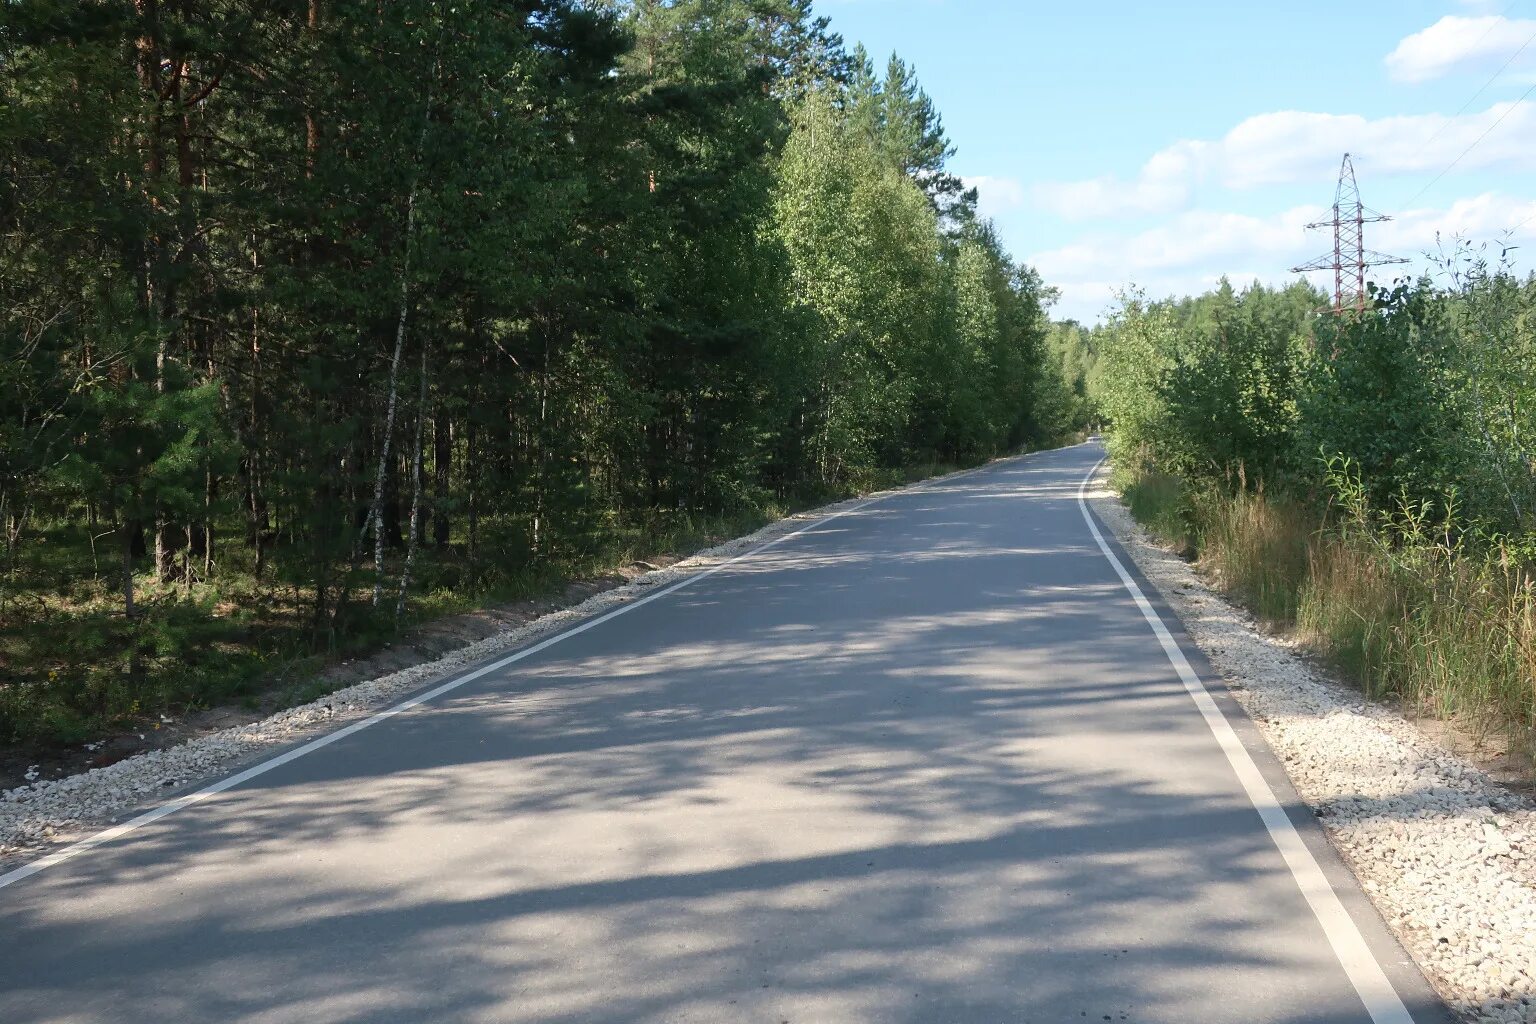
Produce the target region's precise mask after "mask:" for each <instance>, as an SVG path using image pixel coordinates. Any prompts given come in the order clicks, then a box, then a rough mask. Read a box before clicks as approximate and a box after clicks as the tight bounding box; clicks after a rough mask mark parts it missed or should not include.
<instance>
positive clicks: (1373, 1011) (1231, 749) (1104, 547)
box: [1077, 456, 1414, 1024]
mask: <svg viewBox="0 0 1536 1024" xmlns="http://www.w3.org/2000/svg"><path fill="white" fill-rule="evenodd" d="M1107 459H1108V456H1105V458H1103V459H1100V460H1099V461H1098V462H1096V463H1094V466H1093V468H1092V469H1090V470H1089V471H1088V475H1087V476H1085V477H1084V478H1083V482H1082V484H1081V485H1080V486H1079V487H1078V489H1077V507H1078V509H1079V510H1080V511H1081V512H1082V514H1083V521H1084V522H1086V523H1087V524H1088V529H1089V530H1090V531H1091V532H1092V533H1093V539H1094V540H1095V541H1097V542H1098V545H1099V550H1100V551H1102V552H1103V553H1104V557H1105V558H1107V559H1108V560H1109V564H1110V565H1111V566H1112V567H1113V568H1114V570H1115V573H1116V574H1117V575H1118V576H1119V577H1120V582H1121V583H1123V584H1124V585H1125V589H1126V590H1127V591H1129V592H1130V595H1131V597H1132V599H1133V600H1135V602H1136V607H1138V608H1140V609H1141V614H1142V616H1143V617H1144V618H1145V619H1146V620H1147V623H1148V624H1149V625H1150V626H1151V627H1152V632H1153V633H1155V634H1156V635H1157V639H1158V642H1159V643H1161V644H1162V645H1163V653H1164V654H1166V655H1167V656H1168V661H1169V663H1171V664H1172V665H1173V668H1174V671H1175V672H1177V673H1178V675H1179V679H1181V680H1182V681H1183V683H1184V688H1185V689H1186V690H1188V691H1189V695H1190V696H1191V697H1193V698H1194V701H1195V706H1196V707H1197V708H1199V709H1200V714H1201V716H1202V717H1203V718H1204V719H1205V724H1206V725H1207V726H1209V727H1210V730H1211V734H1212V735H1213V736H1215V737H1216V743H1217V745H1218V746H1220V747H1221V750H1222V753H1224V754H1226V755H1227V763H1228V764H1230V765H1231V766H1232V770H1233V771H1234V772H1236V773H1237V778H1238V781H1239V782H1241V783H1242V786H1243V791H1244V792H1245V793H1247V795H1248V802H1249V803H1251V804H1253V807H1254V810H1256V811H1258V812H1259V817H1260V818H1261V819H1263V821H1264V827H1265V828H1266V829H1268V830H1269V837H1270V838H1271V839H1272V840H1274V843H1275V846H1276V847H1278V848H1279V850H1280V856H1281V858H1282V859H1283V860H1284V861H1285V866H1286V867H1287V868H1289V869H1290V871H1291V877H1292V878H1294V879H1295V880H1296V885H1297V886H1298V887H1299V888H1300V889H1301V894H1302V895H1303V896H1304V897H1306V900H1307V904H1308V905H1309V906H1311V908H1312V913H1313V914H1314V915H1315V916H1316V917H1317V923H1318V924H1319V925H1321V926H1322V929H1323V934H1324V935H1326V936H1327V937H1328V944H1329V945H1330V946H1332V947H1333V953H1334V955H1335V956H1336V957H1338V960H1339V964H1340V966H1342V967H1343V968H1344V973H1345V974H1346V975H1347V976H1348V977H1349V982H1350V984H1351V985H1353V986H1354V987H1355V992H1356V993H1358V994H1359V996H1360V1001H1361V1002H1362V1003H1364V1004H1365V1012H1366V1013H1368V1014H1370V1016H1371V1020H1372V1021H1373V1022H1375V1024H1414V1020H1413V1016H1412V1015H1411V1014H1410V1013H1409V1012H1408V1008H1407V1007H1406V1006H1404V1005H1403V1001H1402V999H1401V998H1400V997H1399V996H1398V994H1397V990H1396V989H1395V988H1393V987H1392V983H1391V982H1390V981H1388V980H1387V976H1386V974H1384V973H1383V972H1382V969H1381V964H1380V963H1378V962H1377V960H1376V957H1375V956H1374V955H1372V953H1371V950H1370V948H1369V947H1368V946H1367V945H1366V944H1365V937H1364V936H1363V935H1361V934H1360V929H1359V928H1357V927H1356V926H1355V922H1354V920H1353V919H1352V918H1351V917H1350V916H1349V913H1348V911H1346V910H1345V909H1344V904H1342V903H1340V902H1339V897H1338V894H1337V893H1335V892H1334V891H1333V886H1331V885H1329V884H1328V879H1327V877H1326V876H1324V874H1323V869H1322V868H1321V867H1319V866H1318V863H1317V860H1316V858H1314V857H1313V856H1312V851H1311V850H1308V849H1307V846H1306V844H1305V843H1304V842H1302V839H1301V834H1300V833H1299V832H1297V831H1296V826H1295V825H1293V824H1292V823H1291V819H1290V818H1289V817H1288V816H1287V815H1286V813H1285V808H1283V807H1281V806H1280V801H1278V800H1276V799H1275V794H1274V791H1273V790H1272V789H1270V788H1269V783H1267V782H1265V781H1264V776H1263V775H1262V774H1260V773H1259V766H1258V765H1256V764H1255V763H1254V761H1253V757H1252V755H1250V754H1249V753H1248V751H1247V749H1246V748H1244V746H1243V744H1242V741H1240V740H1239V739H1238V738H1237V734H1236V733H1235V732H1233V731H1232V725H1231V723H1229V722H1228V721H1227V719H1226V716H1225V715H1223V714H1222V713H1221V709H1220V708H1218V707H1217V706H1216V702H1215V701H1214V700H1212V699H1211V694H1210V691H1209V690H1207V689H1206V688H1205V684H1204V683H1202V682H1201V681H1200V677H1199V676H1198V675H1196V674H1195V670H1194V669H1193V668H1191V667H1190V665H1189V661H1188V660H1187V659H1186V658H1185V657H1184V652H1183V651H1181V650H1180V649H1179V645H1178V643H1177V641H1175V640H1174V639H1173V635H1172V634H1171V633H1169V632H1168V627H1167V626H1166V625H1164V624H1163V620H1162V617H1161V616H1159V615H1158V614H1157V609H1155V608H1153V607H1152V603H1151V602H1150V601H1148V600H1147V598H1146V595H1145V594H1143V593H1142V592H1141V588H1140V587H1139V586H1137V585H1136V581H1135V580H1134V579H1133V578H1132V577H1131V574H1130V573H1128V572H1126V570H1125V566H1124V565H1123V564H1122V563H1121V561H1120V559H1119V558H1117V557H1116V556H1115V553H1114V551H1112V550H1111V549H1110V546H1109V545H1108V544H1107V543H1105V541H1104V535H1103V534H1102V533H1100V532H1099V527H1098V524H1097V523H1095V522H1094V519H1093V514H1092V513H1091V512H1090V511H1089V510H1088V501H1087V499H1086V497H1085V495H1086V494H1087V493H1088V484H1089V482H1090V481H1092V480H1093V477H1094V474H1096V473H1097V472H1098V471H1099V467H1100V466H1102V465H1104V463H1105V461H1106V460H1107Z"/></svg>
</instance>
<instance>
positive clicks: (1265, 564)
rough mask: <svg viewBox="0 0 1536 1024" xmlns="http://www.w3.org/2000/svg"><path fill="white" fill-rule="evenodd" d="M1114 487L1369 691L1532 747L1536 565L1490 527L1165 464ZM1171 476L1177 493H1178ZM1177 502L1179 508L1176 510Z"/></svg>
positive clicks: (1141, 516)
mask: <svg viewBox="0 0 1536 1024" xmlns="http://www.w3.org/2000/svg"><path fill="white" fill-rule="evenodd" d="M1120 487H1121V489H1122V491H1123V493H1124V495H1125V498H1126V504H1127V505H1128V506H1129V508H1130V509H1131V512H1132V514H1133V515H1135V516H1136V517H1137V519H1138V520H1140V521H1141V522H1142V523H1143V524H1144V525H1146V526H1147V527H1148V529H1149V530H1151V531H1152V532H1153V533H1155V534H1156V535H1158V536H1160V537H1162V538H1163V539H1165V540H1171V541H1173V542H1176V543H1177V542H1182V541H1183V540H1184V539H1186V538H1187V539H1188V540H1189V541H1190V542H1192V543H1193V544H1194V546H1195V548H1196V550H1197V553H1198V556H1199V560H1200V564H1201V566H1202V567H1203V568H1205V569H1207V570H1209V571H1211V573H1212V574H1213V575H1214V576H1215V578H1216V580H1217V582H1218V584H1219V585H1220V586H1221V588H1222V589H1223V590H1224V591H1225V592H1227V593H1228V594H1229V595H1231V596H1232V597H1234V598H1235V599H1237V600H1239V601H1240V602H1241V603H1243V604H1245V605H1246V606H1247V607H1249V608H1250V609H1251V610H1252V611H1254V612H1255V613H1256V614H1258V615H1259V616H1261V617H1262V618H1264V619H1267V620H1269V621H1270V622H1271V623H1273V624H1275V625H1278V626H1281V627H1293V628H1294V629H1295V632H1296V635H1297V636H1298V637H1299V638H1300V639H1301V640H1302V641H1303V642H1304V643H1306V644H1307V645H1308V646H1310V647H1312V648H1313V649H1314V650H1317V651H1319V652H1320V653H1323V654H1325V655H1326V656H1328V657H1329V658H1330V659H1331V660H1332V661H1333V662H1334V663H1335V664H1336V665H1337V666H1338V667H1339V668H1340V669H1341V670H1342V671H1343V672H1344V673H1346V674H1347V675H1348V676H1350V677H1351V678H1353V679H1354V680H1356V681H1357V682H1358V683H1359V684H1360V686H1361V687H1362V689H1363V690H1364V691H1365V692H1366V693H1367V694H1369V695H1371V696H1377V697H1380V696H1383V695H1395V696H1398V697H1400V698H1401V699H1402V700H1403V701H1405V702H1406V703H1408V704H1410V705H1411V706H1413V707H1414V708H1415V709H1417V710H1419V711H1421V712H1424V713H1428V714H1432V715H1436V716H1438V717H1441V718H1447V719H1455V720H1456V721H1457V722H1458V723H1459V724H1461V725H1463V726H1464V727H1467V728H1470V729H1472V730H1473V731H1475V732H1485V731H1487V730H1490V729H1494V730H1503V731H1505V732H1506V733H1507V735H1508V738H1509V739H1510V740H1511V741H1512V742H1514V743H1516V744H1518V745H1519V746H1521V747H1523V748H1524V749H1525V750H1526V751H1527V752H1528V753H1529V752H1533V751H1536V577H1533V572H1532V569H1531V566H1530V564H1529V562H1528V561H1526V560H1524V559H1522V558H1521V557H1519V553H1518V552H1516V551H1514V550H1512V549H1511V548H1510V547H1509V546H1507V545H1505V544H1503V543H1500V542H1497V541H1491V542H1487V543H1485V544H1482V545H1480V546H1479V547H1477V548H1476V549H1475V550H1469V549H1468V548H1467V547H1465V546H1464V545H1463V543H1462V541H1461V540H1460V539H1458V538H1457V537H1456V535H1455V533H1454V531H1453V530H1451V529H1448V528H1445V527H1444V525H1443V524H1442V526H1441V528H1440V529H1441V532H1440V534H1439V535H1438V536H1437V535H1434V534H1433V533H1431V532H1430V531H1429V530H1428V529H1427V528H1426V526H1425V520H1426V517H1425V516H1424V515H1423V514H1422V510H1414V509H1404V510H1401V511H1400V512H1399V513H1397V514H1395V515H1393V516H1390V517H1387V516H1380V515H1376V514H1374V513H1371V512H1369V511H1368V510H1366V509H1364V507H1363V505H1360V504H1358V503H1357V504H1354V505H1352V504H1351V501H1350V500H1349V499H1348V495H1346V500H1345V501H1344V502H1342V503H1341V505H1340V506H1338V507H1336V510H1335V514H1334V516H1333V518H1332V519H1331V520H1329V521H1325V519H1324V518H1323V517H1322V516H1321V515H1319V514H1318V513H1317V512H1316V511H1315V510H1314V509H1315V506H1313V505H1308V504H1305V503H1302V502H1300V501H1296V500H1293V499H1291V498H1288V497H1284V496H1272V495H1267V494H1265V493H1264V492H1263V491H1262V490H1258V491H1252V490H1249V489H1247V488H1246V487H1242V486H1239V487H1238V488H1237V489H1236V490H1235V491H1233V490H1229V489H1226V488H1214V487H1213V488H1198V489H1197V488H1191V487H1189V486H1187V485H1185V484H1183V483H1182V482H1180V481H1178V480H1176V479H1175V478H1172V477H1168V476H1166V475H1161V474H1159V475H1155V476H1154V475H1150V474H1149V475H1143V476H1141V477H1139V478H1137V479H1131V480H1126V481H1122V482H1121V483H1120ZM1175 489H1177V493H1175ZM1175 516H1177V517H1178V518H1177V522H1175Z"/></svg>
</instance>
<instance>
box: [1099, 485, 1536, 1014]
mask: <svg viewBox="0 0 1536 1024" xmlns="http://www.w3.org/2000/svg"><path fill="white" fill-rule="evenodd" d="M1089 500H1090V504H1091V506H1092V508H1093V511H1094V513H1095V515H1096V516H1097V518H1098V519H1099V521H1100V522H1101V523H1102V524H1104V525H1105V526H1107V527H1108V528H1109V530H1110V532H1111V533H1112V534H1113V536H1114V538H1115V540H1116V541H1117V544H1118V546H1119V547H1120V548H1121V550H1122V551H1123V553H1125V554H1126V555H1129V556H1130V558H1131V560H1132V561H1133V563H1134V565H1135V567H1136V569H1137V571H1138V574H1139V575H1140V576H1141V577H1142V579H1143V581H1144V582H1145V583H1147V584H1150V587H1149V588H1148V590H1149V596H1151V594H1153V593H1155V594H1157V595H1158V597H1160V598H1161V601H1162V603H1163V604H1164V605H1165V607H1166V608H1168V609H1170V610H1172V612H1173V613H1174V616H1176V619H1177V621H1178V622H1180V623H1182V626H1183V632H1184V634H1185V637H1182V638H1180V639H1181V640H1183V639H1185V638H1187V640H1188V643H1187V644H1184V646H1186V647H1189V648H1192V649H1193V650H1194V651H1197V652H1198V654H1199V655H1200V656H1202V660H1203V661H1204V662H1205V664H1203V665H1199V664H1197V665H1196V666H1195V667H1196V669H1197V671H1199V672H1200V673H1201V675H1202V676H1206V675H1208V677H1209V678H1210V679H1211V680H1213V681H1214V680H1221V681H1223V682H1224V683H1225V687H1226V691H1227V693H1228V694H1229V697H1228V700H1229V701H1236V702H1237V703H1238V704H1240V705H1241V707H1242V709H1243V710H1244V711H1245V712H1246V713H1245V714H1239V715H1236V716H1234V715H1233V714H1232V713H1230V712H1229V713H1228V717H1229V719H1231V718H1233V717H1236V718H1238V719H1240V722H1239V724H1241V722H1250V723H1251V724H1250V725H1249V726H1247V728H1248V730H1249V733H1250V735H1249V736H1245V735H1243V733H1242V731H1241V730H1240V731H1239V735H1240V737H1241V738H1242V739H1243V742H1244V744H1245V745H1248V744H1249V743H1250V736H1251V734H1252V732H1253V730H1255V729H1256V730H1257V732H1258V734H1261V735H1262V738H1263V741H1264V743H1266V744H1267V746H1268V748H1269V749H1270V750H1272V751H1273V753H1274V758H1275V762H1274V763H1276V764H1278V763H1283V765H1284V773H1285V774H1286V775H1288V776H1289V780H1288V781H1287V780H1285V779H1281V780H1278V781H1280V782H1281V783H1282V784H1283V787H1284V789H1285V790H1288V791H1291V792H1294V793H1296V794H1297V795H1298V796H1299V798H1300V800H1302V801H1304V802H1305V805H1306V806H1307V807H1308V808H1309V809H1310V814H1302V815H1298V814H1294V813H1293V815H1292V817H1293V819H1295V818H1298V817H1304V818H1306V819H1308V822H1298V824H1299V825H1302V824H1307V823H1309V822H1310V823H1312V824H1311V827H1310V828H1308V829H1305V830H1304V831H1303V836H1304V838H1306V836H1307V832H1311V833H1312V837H1311V839H1310V840H1309V845H1313V844H1314V843H1317V842H1320V841H1321V834H1322V833H1323V832H1326V837H1327V841H1329V842H1331V844H1332V847H1333V849H1335V850H1337V852H1338V856H1339V857H1342V860H1343V863H1347V864H1348V866H1349V869H1352V870H1353V872H1354V874H1355V876H1356V877H1357V878H1358V879H1359V883H1360V890H1361V891H1363V892H1364V893H1365V894H1367V895H1368V896H1369V898H1370V900H1371V902H1372V903H1373V904H1374V906H1375V909H1376V911H1377V912H1379V914H1380V919H1381V920H1383V921H1385V923H1386V925H1387V926H1388V927H1390V929H1391V932H1392V934H1393V935H1394V936H1395V937H1396V940H1397V941H1398V942H1400V943H1401V944H1402V946H1403V947H1404V948H1406V949H1407V950H1408V952H1409V953H1410V954H1411V955H1412V957H1413V958H1414V960H1415V961H1416V962H1417V964H1418V967H1419V968H1420V969H1421V970H1422V971H1423V974H1424V976H1425V977H1427V978H1428V979H1429V981H1430V982H1431V983H1432V984H1433V986H1434V988H1435V989H1436V990H1437V991H1438V992H1439V993H1440V995H1441V996H1442V997H1443V998H1444V999H1445V1001H1446V1002H1447V1003H1448V1004H1449V1005H1450V1006H1451V1007H1452V1008H1453V1009H1454V1010H1455V1011H1456V1012H1457V1014H1458V1015H1459V1016H1461V1017H1462V1018H1464V1019H1468V1020H1474V1021H1478V1022H1481V1024H1510V1022H1518V1024H1536V976H1533V975H1536V808H1533V807H1532V806H1531V805H1530V803H1529V802H1528V801H1525V800H1523V799H1521V798H1520V797H1518V796H1516V795H1515V794H1513V793H1510V792H1509V791H1507V790H1505V789H1504V788H1503V787H1501V786H1499V785H1498V784H1497V783H1495V782H1494V781H1493V780H1491V779H1489V778H1488V777H1487V776H1486V775H1485V774H1484V773H1482V772H1481V771H1479V770H1478V769H1477V768H1476V767H1474V766H1473V765H1471V764H1470V763H1468V762H1467V761H1465V760H1464V759H1463V758H1460V757H1458V756H1456V755H1455V754H1452V753H1450V752H1449V751H1447V750H1445V749H1444V748H1443V747H1440V746H1439V745H1438V744H1436V743H1435V742H1434V741H1433V740H1431V739H1430V738H1429V737H1427V736H1426V735H1424V733H1423V732H1421V731H1420V730H1419V729H1418V728H1417V727H1415V726H1414V725H1413V724H1412V723H1410V722H1408V721H1407V720H1406V719H1404V718H1403V717H1402V716H1400V715H1398V714H1396V713H1395V712H1392V711H1390V710H1389V709H1386V708H1383V707H1380V706H1377V705H1373V704H1369V703H1367V702H1365V701H1363V700H1362V699H1361V698H1360V696H1359V695H1358V694H1355V693H1352V692H1350V691H1349V690H1347V689H1345V688H1343V687H1341V686H1339V685H1338V684H1337V683H1335V682H1334V681H1332V680H1330V679H1327V678H1326V677H1324V676H1323V675H1322V674H1321V673H1319V672H1318V671H1317V670H1316V669H1314V668H1313V667H1312V666H1310V665H1309V664H1308V663H1307V662H1306V661H1305V660H1304V659H1303V658H1302V657H1300V655H1299V654H1298V653H1297V652H1296V651H1295V650H1293V649H1292V648H1291V647H1290V646H1289V645H1288V644H1286V643H1285V642H1284V641H1283V640H1280V639H1277V638H1274V637H1271V636H1268V635H1266V634H1264V633H1263V632H1262V631H1261V630H1259V629H1258V628H1257V626H1256V625H1255V623H1254V622H1253V620H1252V619H1251V618H1250V617H1249V616H1248V615H1247V614H1246V613H1244V612H1243V611H1242V610H1240V609H1238V608H1236V607H1234V606H1233V605H1231V604H1230V603H1228V602H1227V601H1226V600H1224V599H1223V598H1222V597H1221V596H1220V595H1218V594H1216V593H1215V592H1213V591H1212V590H1211V589H1210V588H1209V587H1208V586H1206V584H1205V583H1204V582H1203V581H1202V580H1201V579H1200V577H1199V576H1198V575H1197V574H1196V573H1195V571H1194V569H1193V568H1192V567H1191V566H1190V565H1189V564H1188V563H1186V562H1184V561H1183V560H1182V559H1180V558H1179V557H1177V556H1176V555H1174V554H1173V553H1171V552H1169V551H1166V550H1164V549H1162V548H1161V547H1159V546H1157V545H1156V544H1155V543H1153V542H1151V541H1150V540H1149V539H1148V538H1147V536H1146V535H1145V533H1144V532H1143V531H1141V529H1140V528H1139V527H1138V526H1137V525H1136V524H1135V522H1134V521H1133V520H1132V518H1131V516H1130V513H1129V512H1128V511H1127V510H1126V509H1125V507H1124V506H1123V505H1121V503H1120V502H1119V500H1118V499H1117V498H1116V497H1115V495H1113V494H1112V493H1111V492H1109V491H1108V490H1107V489H1106V484H1105V482H1104V477H1103V476H1101V477H1100V478H1099V480H1098V481H1097V482H1096V485H1095V486H1094V487H1093V488H1092V489H1091V490H1090V493H1089ZM1154 600H1156V599H1155V598H1154ZM1169 624H1170V626H1172V625H1173V622H1172V621H1170V623H1169ZM1223 710H1224V711H1227V710H1228V709H1226V708H1224V709H1223ZM1233 710H1235V709H1233ZM1264 760H1268V759H1264ZM1263 763H1264V761H1263V760H1261V761H1260V764H1261V766H1262V765H1263ZM1266 774H1272V772H1266ZM1273 774H1278V772H1274V773H1273ZM1275 781H1276V780H1271V783H1272V785H1273V784H1274V782H1275ZM1292 786H1294V789H1292ZM1277 796H1280V798H1281V800H1282V802H1286V801H1287V797H1286V796H1285V795H1284V794H1283V793H1282V792H1281V791H1280V790H1278V789H1277ZM1315 823H1321V826H1322V828H1321V830H1320V829H1318V828H1317V827H1316V824H1315ZM1320 860H1322V861H1323V862H1324V863H1325V865H1326V863H1327V862H1329V861H1331V862H1333V863H1334V864H1338V863H1339V861H1338V859H1337V858H1336V857H1333V856H1328V857H1327V858H1326V859H1324V858H1320ZM1325 870H1326V866H1325ZM1344 881H1345V882H1346V885H1345V886H1344V887H1342V888H1343V890H1344V892H1348V891H1351V890H1354V888H1355V887H1354V886H1352V885H1348V884H1347V879H1345V880H1344ZM1335 888H1336V889H1340V888H1341V887H1340V886H1338V885H1337V884H1336V886H1335ZM1343 894H1344V893H1343V892H1341V895H1343ZM1349 902H1350V901H1348V900H1346V905H1348V904H1349ZM1354 902H1355V903H1356V904H1359V903H1362V902H1363V901H1361V900H1359V899H1356V900H1354ZM1349 909H1350V911H1351V914H1352V916H1356V917H1357V919H1358V918H1359V917H1360V916H1361V914H1362V913H1365V914H1369V908H1366V907H1362V906H1358V905H1356V906H1349ZM1370 916H1374V915H1370ZM1362 924H1366V925H1368V924H1369V922H1368V921H1366V922H1362ZM1384 952H1386V951H1384ZM1386 966H1387V967H1389V968H1390V967H1393V966H1394V965H1393V964H1391V963H1388V964H1386ZM1395 966H1397V967H1403V966H1404V965H1403V964H1401V963H1398V964H1396V965H1395ZM1417 973H1418V972H1417V971H1409V972H1404V971H1401V970H1399V971H1397V972H1395V976H1394V978H1393V980H1394V982H1398V983H1400V984H1404V983H1406V984H1408V985H1411V984H1412V980H1413V979H1412V977H1409V976H1407V975H1409V974H1412V975H1416V974H1417ZM1406 994H1407V993H1405V995H1406Z"/></svg>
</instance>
